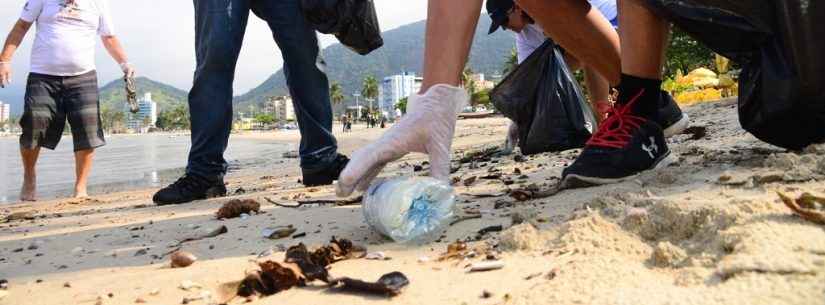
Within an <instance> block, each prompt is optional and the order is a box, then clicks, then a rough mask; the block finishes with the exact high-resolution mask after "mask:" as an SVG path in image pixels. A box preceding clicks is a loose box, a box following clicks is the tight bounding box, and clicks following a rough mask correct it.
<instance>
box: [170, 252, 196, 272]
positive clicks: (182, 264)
mask: <svg viewBox="0 0 825 305" xmlns="http://www.w3.org/2000/svg"><path fill="white" fill-rule="evenodd" d="M169 259H170V260H171V264H170V265H171V266H172V268H186V267H189V266H191V265H192V264H194V263H195V261H197V260H198V257H197V256H195V255H194V254H192V253H189V252H186V251H181V250H178V251H175V253H172V256H170V257H169Z"/></svg>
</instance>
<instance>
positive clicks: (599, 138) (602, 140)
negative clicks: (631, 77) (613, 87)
mask: <svg viewBox="0 0 825 305" xmlns="http://www.w3.org/2000/svg"><path fill="white" fill-rule="evenodd" d="M644 92H645V91H644V89H642V90H640V91H639V93H637V94H636V96H634V97H633V98H632V99H630V102H628V103H627V104H624V105H619V104H617V106H613V107H611V109H610V110H609V111H608V112H607V113H608V114H607V119H605V120H604V121H602V124H601V126H599V130H598V131H596V133H595V134H593V136H591V137H590V140H588V141H587V146H596V147H606V148H622V147H624V146H625V145H627V142H628V141H630V139H631V138H632V137H633V131H634V130H636V129H638V128H639V127H640V126H641V124H642V123H644V122H645V121H647V120H646V119H645V118H642V117H639V116H635V115H632V114H631V113H632V110H633V104H635V103H636V101H637V100H638V99H639V97H641V96H642V94H644Z"/></svg>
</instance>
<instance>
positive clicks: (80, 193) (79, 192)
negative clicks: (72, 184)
mask: <svg viewBox="0 0 825 305" xmlns="http://www.w3.org/2000/svg"><path fill="white" fill-rule="evenodd" d="M73 198H74V199H88V198H89V194H87V193H86V188H83V189H75V190H74V197H73Z"/></svg>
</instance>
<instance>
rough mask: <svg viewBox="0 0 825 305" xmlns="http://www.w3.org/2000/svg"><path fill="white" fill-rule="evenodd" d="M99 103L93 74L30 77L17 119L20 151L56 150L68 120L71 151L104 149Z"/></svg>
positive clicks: (94, 74) (32, 74)
mask: <svg viewBox="0 0 825 305" xmlns="http://www.w3.org/2000/svg"><path fill="white" fill-rule="evenodd" d="M99 103H100V99H99V92H98V88H97V72H95V71H91V72H88V73H84V74H81V75H77V76H52V75H44V74H38V73H30V74H29V79H28V83H27V84H26V97H25V106H24V110H23V116H22V117H21V118H20V127H21V128H22V129H23V134H22V135H21V136H20V147H22V148H26V149H34V148H36V147H45V148H48V149H52V150H53V149H55V147H57V144H58V143H59V142H60V138H61V137H62V136H63V129H64V128H65V127H66V120H67V119H68V121H69V126H70V127H71V129H72V140H73V142H74V151H79V150H87V149H92V148H96V147H100V146H103V145H105V144H106V141H105V140H104V139H103V126H102V125H101V121H100V109H99V108H100V107H99Z"/></svg>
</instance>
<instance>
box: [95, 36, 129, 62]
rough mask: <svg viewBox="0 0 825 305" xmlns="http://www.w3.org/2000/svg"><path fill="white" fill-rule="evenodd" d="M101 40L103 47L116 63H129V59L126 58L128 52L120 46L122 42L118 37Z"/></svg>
mask: <svg viewBox="0 0 825 305" xmlns="http://www.w3.org/2000/svg"><path fill="white" fill-rule="evenodd" d="M101 40H103V46H104V47H105V48H106V51H107V52H109V55H110V56H112V59H114V60H115V62H117V63H118V64H122V63H126V62H129V58H128V57H126V51H125V50H123V46H122V45H121V44H120V40H119V39H117V37H115V36H106V37H102V38H101Z"/></svg>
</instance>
